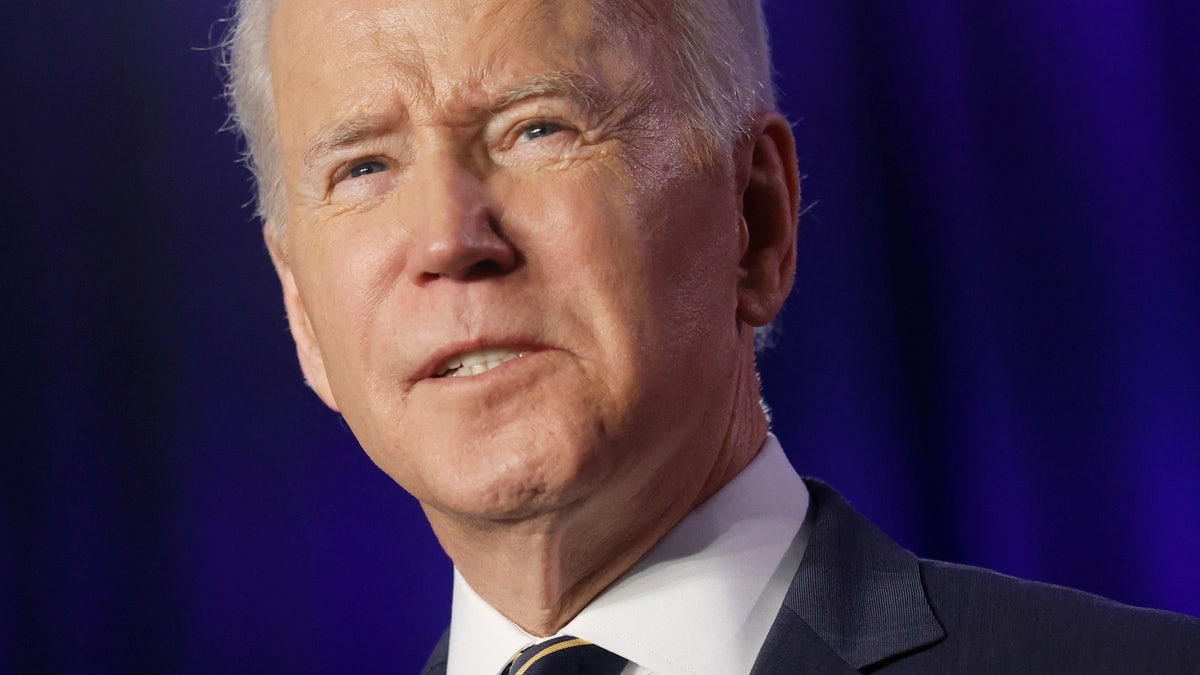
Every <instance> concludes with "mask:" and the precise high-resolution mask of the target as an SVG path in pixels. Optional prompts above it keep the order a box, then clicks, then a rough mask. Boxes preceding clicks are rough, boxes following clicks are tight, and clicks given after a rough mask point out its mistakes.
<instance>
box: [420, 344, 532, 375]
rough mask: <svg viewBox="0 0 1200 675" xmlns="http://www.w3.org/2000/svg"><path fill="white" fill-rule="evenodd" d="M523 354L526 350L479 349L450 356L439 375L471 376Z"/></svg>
mask: <svg viewBox="0 0 1200 675" xmlns="http://www.w3.org/2000/svg"><path fill="white" fill-rule="evenodd" d="M522 356H525V352H518V351H515V350H512V349H478V350H475V351H473V352H466V353H465V354H457V355H455V356H452V357H450V358H449V359H447V360H446V361H445V362H444V363H443V364H442V366H441V367H440V368H438V374H437V376H438V377H471V376H472V375H479V374H481V373H486V372H487V371H489V370H491V369H492V368H495V367H496V366H499V365H500V364H502V363H507V362H509V361H512V360H513V359H519V358H521V357H522Z"/></svg>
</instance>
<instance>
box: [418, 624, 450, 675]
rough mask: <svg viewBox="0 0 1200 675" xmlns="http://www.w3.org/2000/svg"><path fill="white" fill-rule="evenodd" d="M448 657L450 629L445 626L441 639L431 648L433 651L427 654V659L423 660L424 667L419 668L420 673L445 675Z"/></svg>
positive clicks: (424, 674)
mask: <svg viewBox="0 0 1200 675" xmlns="http://www.w3.org/2000/svg"><path fill="white" fill-rule="evenodd" d="M449 657H450V629H449V628H447V629H446V630H445V631H443V632H442V639H440V640H438V643H437V646H436V647H434V648H433V653H432V654H430V655H429V660H428V661H426V662H425V667H424V668H422V669H421V675H446V661H447V659H449Z"/></svg>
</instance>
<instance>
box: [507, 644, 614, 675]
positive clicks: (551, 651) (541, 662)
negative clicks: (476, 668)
mask: <svg viewBox="0 0 1200 675" xmlns="http://www.w3.org/2000/svg"><path fill="white" fill-rule="evenodd" d="M625 663H626V661H625V659H623V658H621V657H620V656H617V655H616V654H613V653H612V652H610V651H608V650H605V649H602V648H600V647H597V646H596V645H594V644H592V643H590V642H588V641H587V640H581V639H579V638H577V637H571V636H570V635H563V636H560V637H556V638H553V639H550V640H546V641H545V642H539V643H538V644H535V645H530V646H529V647H526V648H525V650H524V651H522V652H521V653H520V654H517V657H516V658H515V659H513V662H512V665H510V666H509V667H508V670H507V671H505V672H506V675H619V674H620V672H621V671H622V670H624V668H625Z"/></svg>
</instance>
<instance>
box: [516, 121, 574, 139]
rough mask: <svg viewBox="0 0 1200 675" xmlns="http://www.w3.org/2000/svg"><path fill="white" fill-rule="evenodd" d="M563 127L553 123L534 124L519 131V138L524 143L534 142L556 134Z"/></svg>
mask: <svg viewBox="0 0 1200 675" xmlns="http://www.w3.org/2000/svg"><path fill="white" fill-rule="evenodd" d="M564 128H565V127H563V126H562V125H559V124H555V123H553V122H534V123H532V124H530V125H529V126H527V127H525V128H524V129H522V130H521V138H522V140H526V141H536V140H538V139H539V138H545V137H547V136H550V135H553V134H556V133H558V132H560V131H562V130H563V129H564Z"/></svg>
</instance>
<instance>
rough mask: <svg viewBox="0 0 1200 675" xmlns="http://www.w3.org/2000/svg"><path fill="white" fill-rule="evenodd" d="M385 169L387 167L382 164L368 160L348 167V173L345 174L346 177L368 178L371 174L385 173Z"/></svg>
mask: <svg viewBox="0 0 1200 675" xmlns="http://www.w3.org/2000/svg"><path fill="white" fill-rule="evenodd" d="M387 169H388V167H387V165H386V164H384V163H383V162H379V161H376V160H369V161H366V162H362V163H360V164H355V165H354V166H352V167H350V171H349V172H347V174H346V177H347V178H361V177H363V176H369V175H371V174H373V173H379V172H380V171H387Z"/></svg>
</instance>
